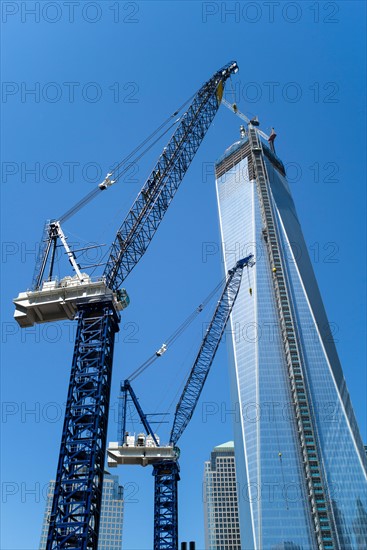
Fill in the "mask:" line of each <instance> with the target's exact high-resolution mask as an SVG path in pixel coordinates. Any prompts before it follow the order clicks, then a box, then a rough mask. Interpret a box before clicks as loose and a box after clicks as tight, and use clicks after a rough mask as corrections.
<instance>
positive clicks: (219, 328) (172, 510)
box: [108, 254, 254, 550]
mask: <svg viewBox="0 0 367 550" xmlns="http://www.w3.org/2000/svg"><path fill="white" fill-rule="evenodd" d="M253 265H254V260H253V255H252V254H250V255H249V256H247V257H246V258H243V259H241V260H238V261H237V263H236V265H235V267H234V268H232V269H230V270H229V271H228V277H227V280H226V283H225V285H224V288H223V291H222V293H221V296H220V299H219V301H218V303H217V305H216V308H215V310H214V314H213V316H212V319H211V321H210V323H209V326H208V328H207V330H206V333H205V336H204V338H203V341H202V343H201V345H200V348H199V351H198V354H197V356H196V359H195V361H194V364H193V366H192V368H191V371H190V374H189V376H188V379H187V382H186V384H185V387H184V389H183V392H182V394H181V397H180V399H179V402H178V404H177V406H176V412H175V417H174V421H173V426H172V429H171V435H170V443H169V446H168V447H164V448H163V449H162V447H160V446H159V441H158V439H157V437H156V435H155V434H154V432H153V431H152V429H151V427H150V425H149V422H148V420H147V415H145V414H144V412H143V410H142V408H141V406H140V404H139V401H138V399H137V397H136V395H135V392H134V391H133V389H132V387H131V384H130V382H129V380H125V381H124V383H123V385H122V386H121V415H122V418H121V431H120V434H119V436H120V443H121V445H120V447H119V448H116V447H115V445H113V447H109V450H108V452H109V458H110V460H111V462H109V464H110V465H111V466H116V465H117V464H118V463H120V464H125V463H129V464H131V463H135V464H143V465H147V464H149V463H150V464H152V465H153V476H154V539H153V545H154V550H178V481H179V479H180V475H179V471H180V470H179V464H178V456H179V450H178V448H177V443H178V440H179V438H180V437H181V435H182V434H183V432H184V430H185V429H186V428H187V426H188V424H189V422H190V420H191V418H192V415H193V414H194V411H195V408H196V406H197V403H198V401H199V398H200V395H201V392H202V390H203V388H204V384H205V381H206V379H207V377H208V374H209V371H210V368H211V366H212V364H213V361H214V358H215V354H216V352H217V349H218V346H219V343H220V341H221V339H222V336H223V333H224V331H225V328H226V326H227V323H228V320H229V317H230V315H231V311H232V309H233V306H234V304H235V302H236V298H237V296H238V293H239V290H240V287H241V281H242V275H243V270H244V268H245V267H246V268H248V267H252V266H253ZM129 396H130V398H131V400H132V402H133V404H134V406H135V409H136V411H137V413H138V415H139V417H140V420H141V422H142V424H143V426H144V428H145V430H146V433H147V435H149V436H150V437H151V439H152V441H154V445H152V444H151V445H150V446H149V449H148V448H147V447H144V444H143V442H142V443H141V444H139V443H137V444H136V443H132V446H131V447H130V442H129V439H125V437H127V438H128V437H129V434H128V432H126V431H125V430H126V420H127V418H126V415H127V399H128V397H129ZM142 435H143V437H144V434H142ZM133 439H134V438H133ZM152 446H154V452H153V453H152ZM130 450H132V451H133V453H131V452H130ZM162 450H164V453H166V452H167V450H168V451H169V454H168V458H167V454H166V458H163V457H164V453H163V452H162ZM133 455H135V458H133Z"/></svg>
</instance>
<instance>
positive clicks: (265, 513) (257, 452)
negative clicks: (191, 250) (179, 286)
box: [216, 139, 367, 550]
mask: <svg viewBox="0 0 367 550" xmlns="http://www.w3.org/2000/svg"><path fill="white" fill-rule="evenodd" d="M250 152H251V151H250V147H249V144H248V142H247V141H246V139H243V140H242V141H240V142H237V144H235V145H234V146H232V147H231V148H230V149H229V150H228V151H227V153H226V154H225V155H224V156H223V157H222V158H221V159H220V161H218V163H217V181H216V184H217V198H218V208H219V219H220V229H221V238H222V243H223V244H222V246H223V256H224V260H225V266H224V267H225V269H226V271H227V270H228V269H230V268H231V267H233V265H234V264H235V262H236V261H237V260H239V259H240V258H243V257H244V256H246V255H248V254H249V253H250V252H252V253H254V255H255V259H256V264H255V265H254V267H252V268H249V269H248V273H244V276H243V282H242V287H241V290H240V293H239V296H238V298H237V301H236V304H235V307H234V310H233V313H232V317H231V330H232V341H231V342H229V346H228V347H229V358H230V379H231V395H232V400H233V402H234V403H238V404H239V407H240V410H241V421H240V422H238V423H236V424H235V427H234V433H235V449H236V469H237V479H238V483H239V506H240V508H239V512H240V526H241V539H242V541H243V547H244V548H246V550H247V549H249V550H250V549H251V548H256V549H261V550H265V549H269V550H275V549H280V548H284V549H285V548H290V549H294V550H296V549H302V550H308V549H311V548H316V539H315V534H314V527H313V522H312V515H311V507H310V503H309V498H308V493H307V485H306V482H305V474H304V466H303V458H302V453H301V448H300V442H299V437H298V433H297V423H296V419H295V413H294V407H293V404H292V402H293V399H292V394H291V389H290V382H289V375H288V369H287V364H286V359H285V351H284V343H283V340H282V333H281V330H280V322H279V313H278V306H277V302H276V295H275V291H274V284H273V273H272V270H271V266H270V261H269V257H268V250H267V246H266V243H265V240H264V234H263V229H264V226H263V221H262V215H261V204H260V198H259V197H260V195H259V193H258V190H257V184H256V181H255V179H254V170H253V167H252V158H251V155H250ZM263 162H264V163H265V166H266V169H267V173H268V178H269V184H270V200H271V201H272V205H273V208H274V212H275V217H276V227H275V231H276V233H277V236H278V241H279V243H280V247H281V254H282V257H283V258H284V267H285V275H286V285H287V288H286V289H282V288H279V293H280V296H281V295H282V293H285V292H286V291H288V294H289V297H290V307H291V309H292V313H293V315H294V318H295V324H296V329H297V331H296V332H297V342H295V341H291V340H289V341H288V345H289V350H290V354H292V353H293V354H295V353H296V350H297V347H298V348H299V349H300V350H301V355H302V361H303V363H304V370H305V377H306V383H307V388H308V389H307V393H308V398H309V400H310V401H311V408H312V409H313V411H314V417H315V418H314V424H315V429H316V433H317V437H318V438H319V442H320V454H321V462H322V468H323V470H324V474H325V481H326V488H327V491H328V498H329V500H330V503H331V512H332V516H333V521H334V522H335V524H336V526H337V533H336V539H337V544H339V546H340V548H341V549H343V550H344V549H346V550H352V549H353V550H360V548H367V541H366V537H367V523H366V510H367V502H366V498H367V495H366V490H367V486H366V457H365V453H364V449H363V446H362V443H361V439H360V436H359V433H358V428H357V424H356V421H355V418H354V415H353V411H352V407H351V404H350V400H349V397H348V392H347V390H346V386H345V381H344V378H343V373H342V370H341V367H340V363H339V360H338V357H337V352H336V349H335V345H334V343H333V342H332V341H331V340H330V331H328V330H327V317H326V313H325V310H324V307H323V304H322V300H321V296H320V293H319V290H318V287H317V283H316V280H315V277H314V274H313V270H312V266H311V262H310V260H309V257H308V252H307V249H306V245H305V242H304V239H303V236H302V231H301V228H300V225H299V221H298V218H297V214H296V212H295V208H294V203H293V200H292V198H291V195H290V190H289V187H288V184H287V182H286V179H285V177H284V176H283V175H282V174H281V171H282V164H281V162H280V161H279V159H277V158H275V157H274V156H273V155H272V154H271V153H270V151H269V150H266V155H263ZM319 327H321V329H320V328H319ZM297 343H298V346H297ZM302 392H303V390H302V389H300V390H299V393H298V399H299V402H300V403H301V406H300V414H301V415H303V416H304V418H305V419H306V420H305V421H304V426H306V428H307V414H308V413H307V407H305V406H303V405H302V403H303V400H304V399H305V397H306V396H305V394H304V393H302ZM305 436H306V438H307V431H306V432H305ZM308 452H309V453H310V454H309V461H310V462H309V464H310V468H311V476H314V477H315V476H316V475H317V467H316V465H317V462H313V461H312V458H313V454H312V452H313V451H312V447H311V448H309V450H308ZM315 486H316V490H315V495H316V505H317V506H318V508H319V509H321V508H322V507H325V502H322V501H320V499H317V483H316V484H315ZM319 492H320V493H321V494H322V492H321V485H320V491H319ZM321 527H322V526H321ZM363 537H365V539H363ZM361 541H364V542H363V544H364V546H363V545H362V546H361ZM326 542H327V541H326V539H325V543H326Z"/></svg>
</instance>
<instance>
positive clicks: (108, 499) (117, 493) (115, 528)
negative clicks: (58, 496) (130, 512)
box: [39, 472, 124, 550]
mask: <svg viewBox="0 0 367 550" xmlns="http://www.w3.org/2000/svg"><path fill="white" fill-rule="evenodd" d="M54 489H55V482H54V481H50V483H49V487H48V493H47V502H46V510H45V515H44V518H43V524H42V534H41V542H40V547H39V550H45V549H46V543H47V535H48V527H49V516H50V513H51V508H52V499H53V495H54ZM123 518H124V489H123V487H122V486H121V485H119V479H118V476H112V475H110V474H109V473H108V472H105V476H104V481H103V491H102V508H101V519H100V522H101V523H100V528H99V538H98V550H121V549H122V523H123Z"/></svg>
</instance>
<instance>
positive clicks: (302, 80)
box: [1, 0, 367, 550]
mask: <svg viewBox="0 0 367 550" xmlns="http://www.w3.org/2000/svg"><path fill="white" fill-rule="evenodd" d="M1 7H2V21H3V22H2V46H3V57H2V78H3V94H2V114H3V127H2V141H3V143H2V186H1V188H2V241H3V244H2V264H1V266H2V274H3V281H2V282H3V286H2V344H3V346H2V347H3V356H2V370H1V379H2V392H3V393H2V400H3V409H2V413H3V414H2V424H1V430H2V451H1V453H2V454H1V458H2V470H1V478H2V542H1V548H2V549H3V550H29V549H32V550H33V549H35V548H37V547H38V544H39V537H40V531H41V522H42V517H43V513H44V495H43V494H42V489H43V488H44V487H45V486H46V484H47V482H48V481H49V480H50V479H52V478H54V476H55V471H56V465H57V457H58V452H59V442H60V436H61V428H62V406H63V403H64V402H65V399H66V393H67V384H68V379H69V372H70V364H71V358H72V348H73V337H72V326H73V325H72V324H71V323H61V324H60V325H57V326H56V325H52V326H50V327H48V326H46V325H44V326H39V327H37V328H35V329H34V330H33V329H32V330H27V331H22V332H21V331H20V329H17V327H16V325H15V324H14V322H13V320H12V316H13V306H12V299H13V298H14V297H15V296H16V295H17V294H18V293H19V292H20V291H23V290H25V289H26V288H27V287H28V286H29V285H30V282H31V279H32V274H33V268H34V252H33V251H34V247H35V243H37V242H38V240H39V238H40V234H41V229H42V226H43V222H44V220H45V219H46V218H52V217H57V216H58V215H60V213H62V212H63V211H64V210H66V209H67V208H68V207H70V206H71V205H73V204H74V203H75V202H76V201H77V200H79V198H80V197H81V196H83V195H84V194H85V193H86V192H88V191H89V190H90V189H92V188H93V186H95V184H96V183H99V182H100V181H101V178H102V177H104V175H105V173H106V172H107V170H108V167H109V166H110V165H111V164H113V163H114V162H116V161H118V160H120V159H121V158H123V157H124V156H125V155H126V154H127V153H128V152H129V151H130V150H131V149H132V148H133V147H134V146H135V145H137V144H138V143H139V142H140V141H141V140H142V139H143V138H144V137H145V136H146V135H147V134H148V133H150V131H152V130H153V129H154V128H155V127H156V126H157V125H158V124H159V123H160V122H161V121H162V120H163V119H164V118H165V117H166V116H167V115H169V114H171V113H172V112H173V111H174V110H175V109H176V107H177V106H179V105H180V104H181V103H182V102H183V101H184V100H186V99H187V98H188V97H190V96H191V95H192V94H193V93H194V92H195V91H196V90H197V89H198V88H199V87H200V85H201V84H202V82H203V81H205V80H206V79H207V78H209V77H210V76H211V74H212V73H213V72H214V71H215V70H217V69H218V68H219V67H220V66H221V65H223V64H224V63H226V62H227V61H229V60H231V59H235V60H237V62H238V64H239V67H240V72H239V73H238V75H236V77H234V78H233V89H234V91H235V93H236V96H237V97H236V100H237V102H238V104H239V107H240V109H241V110H242V111H243V112H245V113H246V114H247V115H251V116H252V115H255V114H257V115H258V116H259V118H260V120H261V122H262V128H263V129H264V130H265V131H268V130H269V128H270V127H271V126H274V127H275V128H276V131H277V133H278V138H277V151H278V154H279V156H280V157H281V158H282V159H283V161H284V163H285V164H286V166H288V172H289V176H290V184H291V188H292V191H293V195H294V199H295V203H296V206H297V209H298V213H299V217H300V220H301V223H302V226H303V230H304V234H305V239H306V242H307V243H308V244H309V248H310V253H311V258H312V261H313V265H314V269H315V272H316V277H317V280H318V282H319V286H320V289H321V294H322V296H323V299H324V302H325V307H326V310H327V313H328V316H329V319H330V322H332V323H333V324H334V326H335V330H336V339H337V348H338V351H339V354H340V358H341V361H342V365H343V368H344V372H345V376H346V379H347V383H348V387H349V390H350V393H351V397H352V402H353V405H354V408H355V412H356V416H357V419H358V421H359V425H360V428H361V431H362V437H363V438H364V440H365V441H366V439H367V436H366V422H365V418H366V363H365V359H366V350H365V319H366V318H365V311H366V308H365V305H366V295H365V282H366V270H365V267H366V261H365V256H366V252H365V251H366V242H365V236H366V231H365V208H366V200H365V199H366V196H365V195H366V193H365V174H366V163H365V151H366V143H365V134H366V125H365V51H366V48H365V46H366V44H365V30H364V26H365V3H364V2H352V1H348V2H314V1H312V2H307V1H304V2H274V3H271V5H270V6H269V3H267V2H257V3H256V4H255V3H254V2H243V3H240V2H176V3H170V2H139V3H135V2H115V1H108V0H107V1H104V2H74V3H67V2H40V3H35V2H5V1H3V2H2V5H1ZM34 7H35V8H36V12H35V13H33V14H32V13H30V11H27V10H30V9H34ZM233 8H234V10H235V11H234V12H233V11H232V13H230V10H231V9H233ZM32 89H33V90H34V92H33V93H31V92H30V91H31V90H32ZM229 90H230V86H228V87H227V92H226V97H227V98H228V99H229V100H232V97H231V95H230V94H229ZM238 128H239V121H238V119H237V118H235V117H234V115H233V114H231V113H230V112H229V111H228V110H226V109H225V107H222V108H221V110H220V112H219V113H218V115H217V117H216V119H215V122H214V124H213V126H212V127H211V129H210V130H209V132H208V134H207V136H206V138H205V140H204V142H203V144H202V146H201V148H200V151H199V153H198V154H197V156H196V158H195V160H194V162H193V164H192V166H191V168H190V170H189V172H188V174H187V176H186V178H185V181H184V183H183V185H182V188H181V189H180V191H179V192H178V194H177V196H176V198H175V200H174V202H173V204H172V206H171V208H170V211H169V212H168V214H167V215H166V217H165V220H164V222H163V223H162V226H161V227H160V229H159V232H158V234H157V235H156V238H155V239H154V242H153V243H152V245H151V247H150V249H149V251H148V253H147V254H146V256H145V257H144V259H143V260H142V261H141V263H140V264H139V266H138V267H137V268H136V270H134V272H133V273H132V274H131V276H130V277H129V279H128V280H127V281H126V287H127V289H128V292H129V294H130V297H131V306H130V307H129V308H128V309H127V310H126V312H125V313H124V315H123V320H122V323H121V333H120V335H119V340H118V344H117V348H116V355H115V364H114V377H113V387H112V395H111V402H112V404H113V407H112V411H111V421H110V426H109V436H108V439H109V440H110V441H113V440H115V438H116V431H117V424H116V421H117V418H116V415H115V414H114V411H115V410H116V406H117V396H118V390H119V381H120V380H121V379H122V378H124V377H125V376H126V375H128V374H129V373H130V372H131V371H132V370H133V369H134V368H136V367H137V366H139V364H140V363H141V362H142V361H143V360H144V359H145V358H146V357H147V356H149V355H151V353H153V352H154V351H155V350H156V349H157V348H158V347H159V346H160V345H161V344H162V342H163V341H164V339H165V337H166V336H167V335H169V334H170V333H171V331H172V328H173V327H176V326H177V325H178V324H179V323H180V322H181V321H182V320H183V319H184V318H185V316H186V315H187V314H188V313H190V312H191V311H192V310H193V309H194V307H196V306H197V305H198V304H199V303H200V301H201V300H202V298H203V297H205V296H206V295H207V294H208V293H209V291H210V290H211V289H212V288H213V287H214V286H215V285H216V284H217V282H218V281H219V280H220V278H221V276H222V263H221V258H220V255H219V254H213V255H211V256H209V257H206V258H203V253H202V252H203V249H204V250H205V247H206V246H207V244H206V243H215V244H218V240H219V230H218V216H217V208H216V201H215V187H214V178H213V176H212V175H211V170H212V163H213V162H214V161H215V160H216V158H218V157H219V156H220V155H221V154H222V153H223V151H224V150H225V148H226V147H228V146H229V145H230V144H231V143H232V142H233V141H235V140H236V139H237V138H238ZM158 152H159V150H158V149H157V150H156V151H155V152H154V153H153V154H152V155H150V156H149V157H148V158H147V159H146V160H145V161H144V162H143V163H142V164H141V165H140V166H139V170H138V172H137V173H136V174H130V176H129V178H126V179H125V181H124V183H123V184H121V185H119V186H118V187H117V186H116V187H115V188H112V189H111V190H110V191H109V192H108V193H106V194H105V195H104V196H102V197H101V198H100V200H99V202H98V203H97V202H95V203H93V204H91V205H90V206H89V207H88V208H86V209H85V210H84V211H83V212H82V213H81V214H80V216H78V217H76V218H75V219H74V220H72V221H70V223H69V224H65V231H67V232H68V234H69V235H70V240H71V241H72V242H78V243H84V242H90V241H92V242H98V243H101V242H102V243H110V242H111V240H112V238H113V236H114V232H115V230H116V229H117V227H118V225H119V222H120V220H122V219H123V216H124V214H125V213H126V211H127V209H128V208H129V206H130V204H131V202H132V200H133V198H134V197H135V195H136V194H137V192H138V190H139V189H140V188H141V186H142V185H143V183H144V179H145V177H146V176H147V175H148V173H149V169H150V168H151V167H152V164H153V162H154V159H155V156H157V155H158ZM32 170H33V172H32ZM98 172H100V173H99V174H98ZM96 174H97V175H96ZM204 260H205V261H204ZM200 332H201V323H200V322H199V323H198V325H197V326H196V328H195V327H193V330H192V331H190V332H189V333H188V334H187V335H186V336H185V338H184V339H183V340H182V342H180V343H179V344H178V345H177V346H176V348H175V349H172V352H171V353H167V354H166V356H165V357H164V359H163V358H162V360H161V363H157V364H156V365H157V366H156V367H154V368H153V369H152V370H151V372H147V374H146V375H145V376H144V377H141V379H139V380H137V382H136V385H135V389H136V392H137V393H138V395H139V397H140V399H141V404H142V406H143V408H144V409H146V410H147V411H154V410H159V411H162V410H167V408H168V407H169V405H170V403H171V402H172V401H173V402H174V395H175V393H176V391H177V389H178V385H179V382H180V381H182V379H183V377H184V374H185V372H186V371H187V370H188V369H189V367H190V364H191V362H192V360H193V358H194V355H195V350H196V348H197V346H198V345H199V341H200ZM208 403H215V404H216V405H215V407H218V410H219V412H216V413H215V414H213V415H212V416H209V417H205V415H204V414H203V411H204V410H205V407H207V406H208V405H207V404H208ZM228 409H230V403H229V392H228V383H227V366H226V353H225V345H222V346H221V348H220V351H219V353H218V356H217V359H216V361H215V364H214V365H213V370H212V372H211V375H210V378H209V379H208V383H207V386H206V388H205V391H204V394H203V397H202V399H201V403H200V405H199V407H198V410H197V413H196V415H195V417H194V419H193V421H192V423H191V425H190V427H189V428H188V429H187V431H186V433H185V435H184V436H183V438H182V440H181V449H182V459H181V478H182V481H181V483H180V539H181V540H196V541H197V548H198V549H199V550H201V549H202V548H203V547H204V527H203V525H204V523H203V506H202V498H201V481H202V474H203V463H204V461H205V460H206V459H208V457H209V454H210V451H211V449H212V448H213V447H214V446H215V445H218V444H221V443H223V442H225V441H227V440H229V439H231V438H232V416H231V414H229V413H228V412H227V413H226V410H227V411H228ZM30 411H34V412H33V413H31V412H30ZM220 411H222V412H221V413H220ZM171 418H172V417H171ZM164 430H165V431H167V427H165V428H164ZM164 430H163V432H162V439H164ZM112 473H118V475H119V476H120V480H121V483H122V484H126V487H127V491H126V500H127V502H126V516H125V522H124V541H125V542H124V548H125V550H143V549H148V548H151V545H152V542H151V541H152V530H153V518H152V511H153V478H152V476H151V470H148V469H143V468H141V469H139V468H133V467H131V468H129V467H126V469H122V468H121V469H119V470H117V471H116V472H115V471H113V472H112Z"/></svg>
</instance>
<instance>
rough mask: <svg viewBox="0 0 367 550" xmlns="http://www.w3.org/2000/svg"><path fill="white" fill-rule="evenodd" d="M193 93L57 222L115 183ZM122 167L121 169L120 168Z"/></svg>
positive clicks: (169, 128) (177, 120) (187, 101)
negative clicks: (135, 156)
mask: <svg viewBox="0 0 367 550" xmlns="http://www.w3.org/2000/svg"><path fill="white" fill-rule="evenodd" d="M194 95H195V94H193V95H192V96H191V97H189V98H188V99H187V100H186V101H185V102H184V103H183V104H182V105H180V107H179V108H178V109H176V111H174V113H172V115H170V116H169V117H168V118H166V120H164V121H163V122H162V123H161V124H160V125H159V126H158V127H157V128H156V129H155V130H154V131H153V132H152V133H151V134H150V135H149V136H148V137H146V138H145V139H144V140H143V141H142V142H141V143H140V144H139V145H137V147H135V149H133V150H132V151H131V152H130V153H129V154H128V155H127V156H126V157H125V158H123V159H122V160H121V161H120V162H119V163H118V164H117V166H116V167H115V168H113V169H112V170H111V172H109V173H108V174H107V176H106V177H105V179H104V180H103V182H102V183H100V184H99V185H97V187H96V188H95V189H93V190H92V191H90V193H88V194H87V195H86V196H85V197H83V198H82V199H81V200H80V201H79V202H77V203H76V204H75V205H74V206H72V207H71V208H70V209H69V210H67V212H65V214H63V215H62V216H61V217H60V218H59V220H58V221H59V222H60V223H63V222H65V221H66V220H68V219H70V218H71V217H72V216H74V214H76V213H77V212H78V211H79V210H80V209H81V208H83V207H84V206H85V205H86V204H88V203H89V202H90V201H91V200H93V199H94V197H96V196H97V195H98V194H99V192H100V191H104V190H105V189H107V188H108V187H110V186H111V185H113V184H114V183H116V182H117V181H118V180H119V179H121V177H122V176H123V175H124V174H125V173H126V172H127V171H128V170H129V168H130V167H131V164H133V163H135V162H137V161H138V160H140V159H141V158H142V157H143V156H144V155H145V154H146V153H147V152H148V151H149V150H150V149H151V148H152V147H153V146H154V145H155V144H156V143H157V142H158V141H159V140H160V139H161V138H162V137H163V136H165V135H166V134H167V133H168V132H169V131H170V130H171V129H172V128H173V127H174V126H175V125H176V124H177V123H178V122H179V121H180V120H181V117H179V118H178V119H176V120H175V121H174V122H173V123H172V124H171V125H170V126H169V127H168V128H167V129H166V130H165V131H164V132H162V133H161V134H160V136H158V138H156V139H155V140H154V141H153V143H151V144H150V146H149V147H147V148H146V149H144V150H143V152H142V153H141V154H140V155H139V156H138V157H137V158H135V159H134V158H133V157H134V155H136V154H137V153H138V152H139V151H140V150H141V149H142V148H143V147H144V146H145V145H146V144H147V143H149V142H150V141H151V140H152V139H153V138H154V137H155V136H156V135H157V134H158V132H160V131H161V130H162V129H163V128H164V127H165V126H166V125H167V124H168V123H169V122H170V121H171V120H172V118H174V117H175V116H177V115H178V114H179V113H180V112H181V111H182V109H183V108H184V107H185V106H186V105H187V104H188V103H189V102H191V100H192V98H193V97H194ZM131 159H133V160H132V161H131V162H129V161H130V160H131ZM122 167H124V168H123V169H121V168H122Z"/></svg>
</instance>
